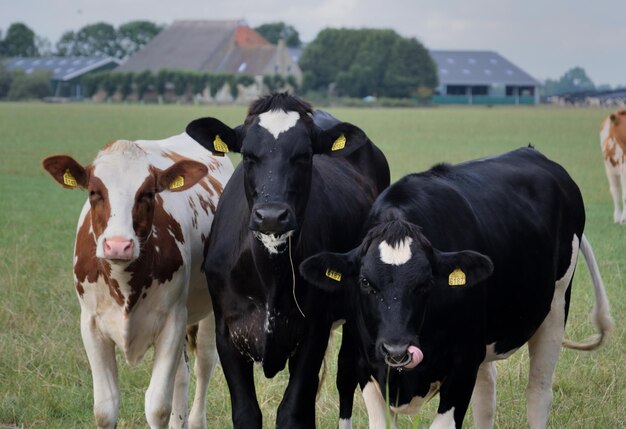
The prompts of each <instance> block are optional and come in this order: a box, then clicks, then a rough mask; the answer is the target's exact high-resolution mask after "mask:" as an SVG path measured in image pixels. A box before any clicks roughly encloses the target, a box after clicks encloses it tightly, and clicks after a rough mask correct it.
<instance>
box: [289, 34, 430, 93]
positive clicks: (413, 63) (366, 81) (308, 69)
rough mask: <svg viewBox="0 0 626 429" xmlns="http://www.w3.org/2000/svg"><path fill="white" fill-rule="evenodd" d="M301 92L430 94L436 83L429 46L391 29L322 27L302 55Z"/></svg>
mask: <svg viewBox="0 0 626 429" xmlns="http://www.w3.org/2000/svg"><path fill="white" fill-rule="evenodd" d="M300 67H301V68H302V71H303V73H304V82H303V87H304V90H305V91H307V90H312V91H324V90H326V89H327V88H328V87H329V86H332V85H334V86H335V90H336V92H337V94H338V95H347V96H350V97H365V96H368V95H373V96H379V97H393V98H412V97H418V98H428V97H430V96H431V95H432V93H433V90H434V88H435V87H436V86H437V84H438V77H437V68H436V66H435V63H434V61H433V59H432V58H431V56H430V54H429V52H428V50H426V48H425V47H424V46H423V45H422V44H421V43H420V42H419V41H417V39H415V38H404V37H401V36H399V35H398V34H397V33H396V32H395V31H393V30H375V29H359V30H353V29H325V30H323V31H321V32H320V33H319V34H318V35H317V37H316V38H315V40H314V41H313V42H311V43H310V44H309V45H308V46H307V47H306V49H305V50H304V52H303V53H302V57H301V58H300Z"/></svg>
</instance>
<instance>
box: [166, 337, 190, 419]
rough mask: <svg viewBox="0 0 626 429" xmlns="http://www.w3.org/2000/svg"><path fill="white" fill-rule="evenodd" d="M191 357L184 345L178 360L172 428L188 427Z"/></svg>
mask: <svg viewBox="0 0 626 429" xmlns="http://www.w3.org/2000/svg"><path fill="white" fill-rule="evenodd" d="M188 397H189V358H188V357H187V352H186V351H185V348H184V346H183V350H182V353H181V356H180V360H179V361H178V369H177V370H176V377H175V381H174V396H173V397H172V412H171V414H170V424H169V427H170V429H179V428H186V427H187V426H188V418H187V407H188V404H189V401H188Z"/></svg>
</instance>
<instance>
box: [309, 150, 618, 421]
mask: <svg viewBox="0 0 626 429" xmlns="http://www.w3.org/2000/svg"><path fill="white" fill-rule="evenodd" d="M584 223H585V211H584V206H583V201H582V197H581V194H580V191H579V189H578V187H577V185H576V184H575V183H574V182H573V181H572V179H571V178H570V177H569V175H568V174H567V172H566V171H565V170H564V169H563V168H562V167H561V166H559V165H558V164H556V163H554V162H552V161H550V160H548V159H547V158H546V157H544V156H543V155H542V154H541V153H539V152H538V151H536V150H534V149H532V148H523V149H519V150H516V151H513V152H510V153H506V154H504V155H501V156H497V157H493V158H486V159H480V160H476V161H472V162H467V163H463V164H459V165H455V166H451V165H438V166H436V167H434V168H432V169H431V170H429V171H427V172H424V173H421V174H412V175H409V176H406V177H404V178H403V179H401V180H399V181H398V182H397V183H395V184H393V185H392V186H390V187H389V188H387V190H385V191H384V192H383V193H382V194H381V195H380V196H379V197H378V199H377V200H376V202H375V203H374V205H373V207H372V211H371V214H370V216H369V219H368V222H367V224H368V232H367V235H366V236H365V238H364V240H363V242H362V243H361V245H360V246H358V247H357V248H355V249H354V250H352V251H350V252H348V253H344V254H337V253H329V252H324V253H321V254H318V255H316V256H313V257H311V258H309V259H307V260H306V261H305V262H304V263H303V264H302V265H301V267H300V271H301V272H302V274H303V276H304V277H305V278H306V279H308V280H309V281H311V282H312V283H315V284H317V285H318V286H320V287H322V288H323V289H325V290H332V289H337V288H338V287H344V288H347V289H349V294H350V299H349V302H350V305H351V309H350V311H349V317H348V320H347V322H346V326H348V327H349V326H353V327H354V328H355V329H356V330H357V332H358V334H357V337H358V339H359V341H358V344H357V345H356V347H358V348H359V351H360V353H359V355H360V357H359V359H360V361H359V365H358V368H359V383H360V385H361V388H362V389H363V396H364V399H365V404H366V406H367V409H368V414H369V418H370V427H371V428H384V427H385V399H383V398H386V400H387V401H388V402H389V403H390V405H391V406H392V414H393V413H414V412H416V411H417V410H418V409H419V407H420V405H421V404H422V403H423V402H424V401H425V400H427V399H428V398H429V397H430V396H432V395H434V394H435V393H437V391H439V393H440V402H439V408H438V412H437V417H436V418H435V420H434V422H433V424H432V426H431V428H435V427H436V428H460V427H461V425H462V422H463V418H464V416H465V412H466V410H467V407H468V405H469V403H470V398H473V399H472V404H473V408H474V419H475V424H476V427H479V428H490V427H493V419H494V414H495V363H494V362H493V361H494V360H497V359H504V358H506V357H508V356H510V355H511V354H512V353H513V352H515V351H516V350H517V349H519V348H520V347H521V346H522V345H524V344H525V343H526V342H528V347H529V352H530V377H529V383H528V389H527V398H528V418H529V422H530V427H531V428H542V427H545V425H546V423H547V418H548V412H549V408H550V404H551V401H552V390H551V387H552V376H553V373H554V369H555V366H556V362H557V358H558V354H559V350H560V347H561V342H562V339H563V331H564V329H565V321H566V319H567V313H568V308H569V301H570V293H571V282H572V277H573V274H574V269H575V266H576V259H577V255H578V250H579V248H580V249H581V250H582V253H583V255H584V256H585V259H587V264H588V265H589V268H590V272H592V273H593V275H592V278H593V284H594V289H595V292H596V313H595V322H596V324H597V325H598V327H599V329H600V336H598V337H597V338H595V339H593V340H590V342H589V343H588V344H578V343H566V345H567V346H569V347H572V348H583V349H591V348H595V347H597V346H599V345H600V343H601V342H602V340H603V338H604V336H605V335H606V333H607V332H608V330H609V329H610V327H611V318H610V315H609V312H608V302H607V299H606V295H605V293H604V286H603V285H602V280H601V278H600V275H599V273H598V269H597V264H596V263H595V259H594V257H593V252H592V250H591V247H590V246H589V244H588V242H587V240H586V238H585V237H584V235H583V227H584ZM327 273H333V276H331V277H329V276H328V275H327ZM339 277H340V281H337V279H339ZM389 367H391V368H395V369H393V370H391V371H389ZM396 369H397V370H396ZM372 377H373V378H372ZM474 386H476V388H475V390H474ZM386 389H388V395H382V394H381V392H385V391H387V390H386ZM473 390H474V396H473V397H472V391H473Z"/></svg>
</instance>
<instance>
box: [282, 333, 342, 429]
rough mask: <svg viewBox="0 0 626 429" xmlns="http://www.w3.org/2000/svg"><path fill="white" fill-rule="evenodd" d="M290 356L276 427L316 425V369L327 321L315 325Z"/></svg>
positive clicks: (323, 349)
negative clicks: (285, 388)
mask: <svg viewBox="0 0 626 429" xmlns="http://www.w3.org/2000/svg"><path fill="white" fill-rule="evenodd" d="M321 323H322V322H321V321H320V322H314V323H311V324H310V326H311V328H310V331H309V332H308V334H307V335H305V337H304V338H303V340H302V342H301V343H300V344H299V346H298V350H297V352H296V353H295V355H294V356H292V357H291V358H290V359H289V383H288V384H287V390H285V395H284V397H283V400H282V401H281V403H280V405H279V407H278V412H277V415H276V427H277V428H311V429H314V428H315V396H316V395H317V389H318V385H319V371H320V367H321V366H322V360H323V359H324V354H325V353H326V347H327V345H328V338H329V336H330V324H328V325H326V326H322V327H318V326H314V325H316V324H318V325H319V324H321Z"/></svg>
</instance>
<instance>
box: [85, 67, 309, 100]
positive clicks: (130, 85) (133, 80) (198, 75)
mask: <svg viewBox="0 0 626 429" xmlns="http://www.w3.org/2000/svg"><path fill="white" fill-rule="evenodd" d="M81 83H82V85H83V90H84V91H85V95H86V96H87V97H92V96H93V95H94V94H96V92H98V91H103V92H104V93H105V94H106V96H107V98H111V97H113V96H114V95H115V94H119V96H120V98H121V99H122V100H126V99H127V98H128V97H129V96H130V95H133V96H134V98H135V99H137V100H140V101H142V100H144V97H145V95H146V94H147V93H154V94H156V95H157V96H158V99H159V101H162V100H163V98H164V96H165V94H166V93H167V92H168V91H170V92H171V93H173V94H174V95H176V96H177V97H179V99H181V98H184V97H186V96H193V95H196V94H202V93H203V92H204V91H205V90H208V93H209V95H210V96H211V97H212V98H215V96H216V95H217V93H218V91H220V90H221V89H223V88H224V87H225V86H226V85H228V88H229V92H230V95H231V96H232V98H233V99H237V97H238V96H239V87H240V86H242V87H248V86H251V85H255V84H257V82H256V80H255V78H254V77H253V76H250V75H247V74H233V73H219V74H212V73H205V72H195V71H187V70H167V69H162V70H159V71H158V72H157V73H153V72H151V71H149V70H145V71H142V72H115V71H104V72H98V73H92V74H89V75H86V76H84V77H83V79H82V81H81ZM262 83H263V85H265V87H266V88H267V90H268V91H270V92H271V91H278V90H281V89H284V88H286V87H287V86H289V87H290V89H291V90H292V91H297V90H298V83H297V82H296V80H295V79H294V78H293V76H288V77H287V78H283V77H282V76H280V75H273V76H269V75H268V76H264V77H263V80H262Z"/></svg>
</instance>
